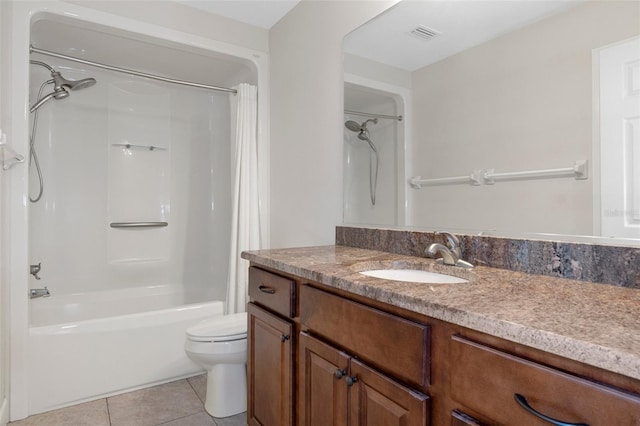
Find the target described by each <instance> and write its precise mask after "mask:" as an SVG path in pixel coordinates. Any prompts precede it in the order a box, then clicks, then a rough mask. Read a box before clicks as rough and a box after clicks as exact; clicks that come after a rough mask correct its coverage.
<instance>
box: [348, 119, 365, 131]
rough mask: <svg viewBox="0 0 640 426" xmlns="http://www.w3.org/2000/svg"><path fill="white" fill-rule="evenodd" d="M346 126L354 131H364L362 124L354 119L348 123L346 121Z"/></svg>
mask: <svg viewBox="0 0 640 426" xmlns="http://www.w3.org/2000/svg"><path fill="white" fill-rule="evenodd" d="M344 125H345V127H346V128H347V129H349V130H351V131H352V132H360V131H362V126H361V125H360V124H359V123H356V122H355V121H353V120H349V121H347V122H346V123H344Z"/></svg>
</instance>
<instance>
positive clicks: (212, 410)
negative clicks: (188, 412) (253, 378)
mask: <svg viewBox="0 0 640 426" xmlns="http://www.w3.org/2000/svg"><path fill="white" fill-rule="evenodd" d="M204 409H205V410H206V411H207V413H209V414H210V415H212V416H213V417H229V416H234V415H236V414H240V413H243V412H245V411H247V368H246V364H244V363H243V364H216V365H214V366H213V367H212V368H211V369H210V370H209V371H208V372H207V397H206V399H205V402H204Z"/></svg>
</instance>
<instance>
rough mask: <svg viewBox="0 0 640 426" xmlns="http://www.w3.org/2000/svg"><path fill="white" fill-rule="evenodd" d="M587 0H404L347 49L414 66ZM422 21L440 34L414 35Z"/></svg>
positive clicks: (365, 28) (349, 42) (409, 68)
mask: <svg viewBox="0 0 640 426" xmlns="http://www.w3.org/2000/svg"><path fill="white" fill-rule="evenodd" d="M582 1H583V0H551V1H547V0H518V1H504V0H494V1H484V0H466V1H465V0H462V1H453V0H451V1H428V0H405V1H401V2H400V3H398V4H397V5H396V6H394V7H393V8H391V9H389V10H388V11H386V12H385V13H383V14H381V15H380V16H378V17H376V18H374V19H373V20H371V21H369V22H368V23H366V24H365V25H363V26H362V27H360V28H358V29H357V30H356V31H354V32H352V33H351V34H349V35H348V36H347V37H346V38H345V43H344V50H345V52H347V53H350V54H353V55H356V56H361V57H364V58H367V59H371V60H373V61H376V62H381V63H384V64H388V65H392V66H395V67H397V68H400V69H403V70H407V71H415V70H416V69H419V68H422V67H424V66H427V65H429V64H432V63H435V62H438V61H440V60H442V59H444V58H446V57H448V56H451V55H453V54H455V53H458V52H461V51H463V50H466V49H469V48H471V47H473V46H477V45H479V44H482V43H484V42H486V41H489V40H491V39H494V38H496V37H499V36H500V35H503V34H506V33H509V32H511V31H514V30H516V29H518V28H521V27H524V26H526V25H529V24H532V23H534V22H536V21H538V20H541V19H544V18H546V17H548V16H551V15H553V14H555V13H559V12H561V11H563V10H566V9H568V8H570V7H573V6H576V5H578V4H580V3H581V2H582ZM418 26H423V27H426V28H428V29H433V30H435V32H436V33H438V34H437V36H435V37H432V38H431V39H428V40H427V39H425V38H421V37H418V36H416V35H414V34H412V31H413V30H414V29H415V28H416V27H418Z"/></svg>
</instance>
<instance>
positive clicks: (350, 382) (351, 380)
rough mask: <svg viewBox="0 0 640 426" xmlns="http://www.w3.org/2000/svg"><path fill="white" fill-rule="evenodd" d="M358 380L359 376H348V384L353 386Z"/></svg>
mask: <svg viewBox="0 0 640 426" xmlns="http://www.w3.org/2000/svg"><path fill="white" fill-rule="evenodd" d="M357 381H358V378H357V377H354V376H349V377H347V386H353V385H354V384H355V383H356V382H357Z"/></svg>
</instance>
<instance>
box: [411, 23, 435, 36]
mask: <svg viewBox="0 0 640 426" xmlns="http://www.w3.org/2000/svg"><path fill="white" fill-rule="evenodd" d="M411 34H412V35H414V36H416V37H420V38H421V39H424V40H431V39H432V38H435V37H438V36H439V35H440V31H436V30H434V29H433V28H429V27H425V26H423V25H418V26H417V27H416V28H415V29H414V30H413V31H411Z"/></svg>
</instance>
